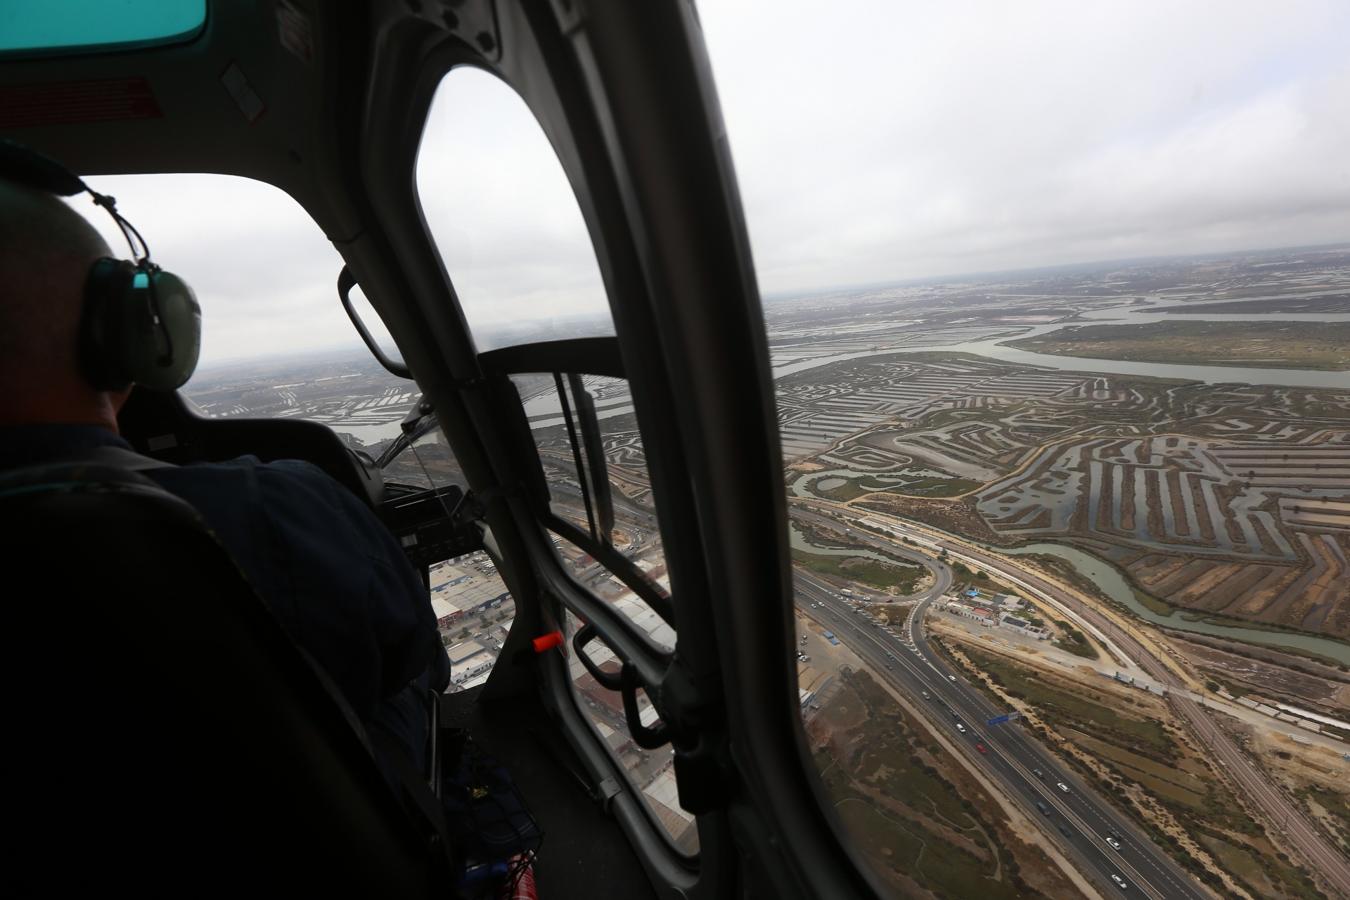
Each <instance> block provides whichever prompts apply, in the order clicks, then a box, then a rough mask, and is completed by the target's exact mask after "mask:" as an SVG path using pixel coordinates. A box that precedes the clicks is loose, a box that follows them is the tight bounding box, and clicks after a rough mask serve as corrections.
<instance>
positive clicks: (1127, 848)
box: [796, 570, 1208, 900]
mask: <svg viewBox="0 0 1350 900" xmlns="http://www.w3.org/2000/svg"><path fill="white" fill-rule="evenodd" d="M796 588H797V602H798V605H799V606H801V607H803V612H805V613H806V614H807V615H809V616H811V617H812V618H813V619H815V620H816V621H817V622H819V623H820V625H821V626H822V627H823V628H825V629H828V630H830V631H832V632H833V633H834V634H835V636H836V637H838V638H839V640H840V641H841V642H843V643H844V644H845V645H846V646H847V647H848V648H849V649H850V650H852V651H853V652H854V653H856V654H857V655H858V656H859V657H861V658H862V659H863V660H864V661H866V662H867V664H868V665H869V667H870V668H871V669H872V671H873V672H874V674H876V675H877V676H878V677H882V678H885V679H887V680H889V681H890V682H891V683H892V684H893V685H894V686H895V687H897V688H899V689H900V690H901V691H902V692H903V693H905V694H906V695H908V696H910V697H912V698H913V700H914V703H915V705H916V706H918V707H920V708H921V709H925V710H926V711H927V712H928V715H927V716H926V718H927V719H928V720H929V722H930V724H931V725H933V726H934V727H936V728H939V729H942V730H944V731H946V732H947V733H948V736H949V737H950V738H951V739H952V740H953V741H954V742H955V743H957V744H958V745H959V746H961V747H963V748H964V749H965V751H966V752H967V754H968V755H969V757H970V758H971V759H972V760H975V762H976V764H977V765H978V766H980V767H981V768H982V769H983V770H984V772H985V774H986V775H987V776H988V777H990V778H991V779H992V780H993V781H995V782H996V783H998V784H999V785H1000V787H1001V788H1002V789H1003V794H1004V795H1005V796H1006V797H1008V798H1010V799H1012V800H1013V801H1014V802H1016V803H1018V804H1019V805H1020V806H1021V807H1022V808H1023V811H1024V812H1025V814H1026V815H1027V817H1028V818H1030V819H1032V820H1036V819H1038V818H1039V819H1045V820H1046V822H1047V823H1048V824H1049V825H1050V826H1052V827H1050V828H1047V832H1048V833H1050V834H1052V835H1055V836H1056V839H1057V840H1058V842H1059V843H1060V844H1061V845H1066V844H1067V845H1068V846H1067V848H1066V849H1068V850H1069V854H1070V856H1071V857H1072V858H1073V859H1074V861H1075V863H1076V864H1077V866H1078V868H1079V869H1080V871H1083V872H1084V873H1085V874H1088V875H1089V877H1090V878H1091V879H1092V880H1093V881H1096V882H1097V883H1098V884H1100V885H1101V886H1102V889H1103V890H1104V891H1115V890H1116V889H1117V886H1116V885H1115V882H1113V881H1112V879H1111V876H1112V875H1115V876H1117V877H1120V878H1122V879H1123V880H1124V881H1125V882H1126V883H1127V884H1128V885H1129V890H1131V891H1133V890H1138V891H1139V894H1140V895H1142V896H1146V897H1155V898H1169V900H1170V898H1174V897H1175V898H1195V900H1200V898H1204V897H1207V896H1208V895H1207V894H1206V893H1204V892H1202V891H1201V890H1200V889H1199V888H1198V887H1196V886H1195V885H1194V884H1193V883H1192V881H1191V879H1190V876H1188V875H1187V874H1186V873H1185V872H1183V871H1182V870H1181V869H1180V868H1179V867H1178V866H1177V865H1176V864H1175V863H1174V862H1172V860H1171V859H1169V858H1167V857H1166V856H1165V855H1164V854H1162V852H1161V851H1160V850H1158V849H1157V848H1156V847H1154V846H1153V844H1152V842H1151V841H1150V840H1149V839H1148V838H1147V837H1145V836H1143V835H1142V834H1139V833H1138V832H1137V831H1136V829H1135V828H1134V827H1133V826H1132V825H1131V824H1129V823H1128V822H1126V821H1125V820H1124V819H1123V817H1121V816H1120V815H1119V814H1118V813H1116V811H1115V810H1114V809H1112V808H1111V807H1109V806H1107V805H1106V804H1105V803H1104V802H1103V801H1101V800H1098V799H1097V798H1096V797H1095V795H1093V794H1092V792H1091V791H1089V790H1088V789H1087V788H1086V787H1085V786H1084V785H1083V783H1082V782H1081V780H1080V779H1079V778H1078V777H1077V776H1076V775H1074V774H1073V773H1070V772H1067V771H1065V770H1064V769H1063V768H1062V766H1060V765H1059V763H1058V762H1057V760H1056V758H1055V757H1054V756H1053V754H1051V753H1050V752H1049V751H1048V750H1045V749H1044V748H1043V747H1041V746H1040V744H1039V742H1037V741H1035V740H1034V739H1032V738H1030V737H1028V736H1027V735H1026V734H1025V733H1024V732H1023V731H1022V728H1021V726H1019V725H1016V724H1013V723H1008V724H1004V725H997V726H992V727H991V726H987V725H986V724H985V723H986V722H987V721H988V720H989V719H991V718H993V717H995V716H997V715H1000V714H1002V713H1005V712H1007V711H1008V710H1006V709H999V708H996V707H994V706H993V705H992V704H991V703H990V702H989V701H988V700H987V699H986V698H985V697H984V696H983V695H982V694H980V693H979V692H978V691H977V690H976V689H975V688H973V687H971V686H970V685H969V684H967V683H966V682H965V680H964V679H963V678H962V677H961V676H960V674H959V673H956V672H953V671H951V670H950V669H948V668H947V667H946V666H945V665H944V664H943V663H942V662H941V661H940V660H938V659H935V658H934V657H933V654H932V653H931V652H929V651H928V649H927V647H926V644H924V643H923V638H922V637H921V635H920V634H919V629H915V635H914V636H915V638H916V640H915V641H914V642H913V645H912V646H911V644H910V642H909V641H907V640H906V635H907V634H908V632H907V631H905V630H903V629H899V628H896V629H887V628H884V627H882V626H879V625H877V624H876V623H875V622H874V621H873V620H872V619H871V617H869V616H867V615H865V614H862V613H860V612H858V611H857V610H856V609H855V608H854V606H853V605H852V604H851V603H850V601H848V600H845V599H843V598H841V597H840V596H839V595H838V594H836V593H835V592H834V591H833V590H832V589H831V588H830V587H829V586H828V585H826V584H824V583H823V582H822V581H820V580H819V579H817V578H815V577H814V576H813V575H811V574H809V573H806V572H802V571H800V570H799V571H798V573H797V578H796ZM931 602H932V601H931V598H930V599H926V600H923V601H921V602H920V603H919V604H917V605H916V607H915V615H914V616H913V617H911V619H910V623H911V624H913V623H916V622H917V621H918V618H919V617H920V616H921V615H922V613H923V610H922V609H920V608H919V607H921V606H925V605H927V604H928V603H931ZM812 604H815V605H814V606H813V605H812ZM888 667H889V668H888ZM952 679H955V680H954V681H953V680H952ZM924 692H927V694H928V697H927V698H925V697H924V696H923V695H924ZM958 722H960V723H961V724H962V725H963V727H965V729H966V731H965V733H964V734H962V733H961V732H960V731H959V730H958V729H957V728H956V725H957V723H958ZM977 743H983V744H984V746H985V747H986V748H987V751H988V752H986V753H983V754H982V753H979V752H978V751H977V749H976V744H977ZM1036 770H1040V771H1041V773H1042V775H1043V777H1037V776H1036V775H1035V771H1036ZM1057 783H1064V784H1065V785H1066V786H1067V787H1068V788H1069V791H1068V792H1067V793H1066V792H1064V791H1062V790H1060V789H1059V788H1057V787H1056V784H1057ZM1037 802H1040V803H1042V804H1044V805H1045V806H1046V808H1047V809H1048V810H1049V811H1050V812H1049V814H1048V815H1046V814H1043V813H1041V812H1040V810H1039V809H1038V808H1037V806H1036V804H1037ZM1107 837H1112V838H1114V839H1115V840H1117V841H1118V842H1119V843H1120V849H1119V850H1116V849H1114V848H1112V847H1111V846H1109V845H1108V844H1107V843H1106V838H1107Z"/></svg>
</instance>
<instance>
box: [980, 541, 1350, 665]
mask: <svg viewBox="0 0 1350 900" xmlns="http://www.w3.org/2000/svg"><path fill="white" fill-rule="evenodd" d="M985 549H987V550H989V551H990V552H992V553H1000V554H1003V555H1007V556H1025V555H1028V554H1032V553H1040V554H1045V555H1046V556H1055V557H1058V558H1059V559H1062V560H1064V561H1065V562H1067V563H1069V564H1070V565H1071V566H1073V567H1074V569H1075V570H1077V571H1078V573H1079V574H1080V575H1082V576H1083V577H1084V578H1087V579H1090V580H1091V581H1092V583H1093V584H1095V585H1097V587H1099V588H1100V589H1101V591H1102V593H1103V594H1105V595H1106V596H1108V597H1110V598H1111V599H1112V600H1114V601H1115V602H1116V603H1119V604H1120V605H1121V606H1124V607H1127V608H1128V609H1129V610H1130V612H1132V613H1134V614H1135V615H1136V616H1138V617H1139V618H1141V619H1143V620H1144V621H1146V622H1151V623H1152V624H1154V625H1161V626H1163V627H1165V628H1171V629H1174V630H1176V631H1189V632H1192V633H1194V634H1207V635H1210V636H1212V637H1221V638H1228V639H1230V640H1235V641H1241V642H1243V643H1249V644H1263V645H1266V646H1270V647H1287V648H1290V649H1294V650H1304V651H1306V652H1308V653H1315V654H1317V655H1318V656H1323V657H1326V658H1328V659H1334V660H1336V661H1337V662H1339V663H1341V664H1343V665H1350V644H1344V643H1341V642H1340V641H1334V640H1331V639H1330V638H1320V637H1316V636H1314V635H1310V634H1292V633H1290V632H1287V631H1269V630H1266V629H1261V628H1246V627H1236V626H1231V625H1216V624H1214V623H1212V622H1206V621H1203V620H1192V619H1189V618H1187V616H1186V614H1185V612H1184V611H1183V610H1180V609H1178V610H1176V611H1175V612H1173V613H1172V614H1170V615H1162V614H1160V613H1157V612H1154V611H1153V610H1151V609H1149V608H1148V607H1147V606H1145V605H1144V604H1142V603H1140V602H1139V599H1138V598H1137V597H1136V596H1135V595H1134V591H1133V590H1132V589H1131V588H1130V585H1129V584H1128V583H1127V582H1126V581H1125V576H1124V575H1122V574H1121V573H1120V570H1119V569H1117V568H1115V567H1114V566H1112V565H1110V564H1109V563H1107V562H1105V561H1104V560H1101V559H1098V558H1097V557H1095V556H1093V555H1092V554H1090V553H1085V552H1084V551H1082V550H1078V549H1076V548H1074V547H1067V546H1065V545H1063V544H1053V543H1039V544H1028V545H1026V546H1024V547H1019V548H1017V549H1015V550H1008V549H1006V548H1003V547H986V548H985Z"/></svg>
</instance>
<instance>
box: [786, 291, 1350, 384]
mask: <svg viewBox="0 0 1350 900" xmlns="http://www.w3.org/2000/svg"><path fill="white" fill-rule="evenodd" d="M1173 307H1177V308H1185V309H1197V307H1196V306H1195V305H1190V306H1188V305H1186V304H1150V305H1148V306H1141V307H1112V308H1110V309H1100V310H1093V311H1091V312H1085V313H1083V315H1082V318H1083V320H1085V321H1090V322H1092V323H1093V324H1110V323H1117V324H1131V325H1135V324H1140V325H1143V324H1148V323H1150V322H1173V321H1183V322H1196V321H1208V322H1350V314H1347V313H1330V314H1321V313H1253V314H1248V315H1242V314H1238V313H1210V314H1208V315H1206V314H1205V313H1204V312H1203V311H1198V312H1195V313H1161V312H1147V311H1145V310H1157V309H1165V308H1173ZM1073 324H1075V323H1073V322H1057V323H1051V324H1048V325H1030V326H1027V325H1023V326H1017V327H1016V333H1015V334H1003V335H998V336H995V337H992V338H987V339H985V340H980V341H962V342H955V343H945V344H943V343H932V344H925V345H921V346H905V347H890V348H880V349H876V350H861V351H852V352H849V353H834V354H829V353H827V354H825V355H823V356H817V357H814V358H812V359H803V360H798V361H797V362H792V363H786V364H784V365H781V366H775V367H774V370H773V375H774V378H782V377H784V376H785V375H792V374H795V373H797V372H804V371H806V370H807V369H814V368H818V367H820V366H825V365H829V364H830V363H834V362H843V361H845V360H850V359H865V358H867V357H870V356H887V355H890V354H893V353H934V352H940V353H972V354H975V355H977V356H986V357H989V358H991V359H998V360H1002V361H1004V362H1010V363H1020V364H1022V365H1028V366H1040V367H1042V368H1046V369H1059V370H1063V371H1069V372H1100V373H1103V374H1109V375H1140V376H1146V377H1152V378H1175V379H1179V380H1183V381H1200V382H1205V383H1207V384H1233V383H1236V384H1274V385H1281V386H1285V387H1306V388H1341V389H1350V371H1344V370H1342V371H1316V370H1312V369H1264V368H1253V367H1243V366H1191V365H1182V364H1162V363H1152V362H1130V361H1128V360H1121V359H1096V358H1093V357H1085V356H1056V355H1052V354H1049V353H1033V352H1031V351H1029V350H1018V349H1017V348H1015V347H1008V346H1005V343H1006V342H1008V341H1015V340H1023V339H1024V338H1029V337H1038V336H1040V335H1043V334H1046V333H1048V332H1051V331H1057V330H1059V329H1061V328H1064V327H1065V326H1066V325H1073ZM794 349H800V348H794Z"/></svg>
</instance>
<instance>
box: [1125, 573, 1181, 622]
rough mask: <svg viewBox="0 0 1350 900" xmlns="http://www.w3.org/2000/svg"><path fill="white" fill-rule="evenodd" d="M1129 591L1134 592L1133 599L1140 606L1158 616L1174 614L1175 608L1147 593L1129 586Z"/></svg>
mask: <svg viewBox="0 0 1350 900" xmlns="http://www.w3.org/2000/svg"><path fill="white" fill-rule="evenodd" d="M1127 582H1128V579H1127ZM1130 590H1132V591H1133V592H1134V599H1136V600H1138V601H1139V605H1140V606H1143V607H1145V608H1146V609H1149V610H1151V611H1153V612H1155V613H1157V614H1158V615H1160V616H1170V615H1172V613H1174V612H1176V607H1175V606H1173V605H1172V604H1170V603H1168V602H1166V601H1165V600H1159V599H1158V598H1157V597H1155V596H1153V595H1152V594H1150V593H1149V592H1148V591H1141V590H1139V588H1137V587H1135V586H1134V585H1130Z"/></svg>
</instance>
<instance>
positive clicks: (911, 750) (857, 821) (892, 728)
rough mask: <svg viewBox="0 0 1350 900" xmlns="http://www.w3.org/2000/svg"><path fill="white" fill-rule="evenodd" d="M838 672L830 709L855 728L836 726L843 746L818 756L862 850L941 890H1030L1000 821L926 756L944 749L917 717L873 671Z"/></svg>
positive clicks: (997, 893) (990, 896) (988, 893)
mask: <svg viewBox="0 0 1350 900" xmlns="http://www.w3.org/2000/svg"><path fill="white" fill-rule="evenodd" d="M841 677H842V678H843V679H844V684H843V686H842V687H841V689H840V690H839V692H838V693H837V694H836V695H835V698H834V700H833V701H832V702H831V704H830V707H839V708H841V709H842V710H843V711H846V713H845V714H843V715H841V716H839V717H833V716H831V722H832V724H833V725H834V726H835V728H836V729H840V728H841V726H844V725H846V724H847V725H851V726H852V727H849V728H848V729H847V731H846V732H843V733H838V732H837V734H838V738H837V741H838V743H840V744H844V746H843V747H842V748H841V750H842V753H840V754H839V755H838V756H836V754H834V753H831V752H830V749H828V748H827V749H822V750H820V751H818V752H817V754H816V763H817V766H818V767H819V770H820V772H821V778H822V780H823V781H824V783H825V788H826V792H827V793H828V794H829V795H830V796H831V797H832V798H833V799H834V802H835V807H836V810H837V811H838V814H839V817H840V819H841V820H842V821H843V823H844V826H845V828H847V829H848V831H849V833H850V834H851V836H852V837H853V838H854V840H855V841H856V842H857V844H858V846H859V847H860V848H861V849H862V851H863V853H864V854H866V855H867V857H868V858H869V859H870V860H871V861H872V862H873V864H874V865H875V866H876V867H877V869H878V870H879V871H881V872H887V871H888V870H890V871H891V872H893V873H895V874H898V875H903V876H904V877H905V878H908V879H912V880H913V881H914V882H917V883H918V884H919V885H920V886H921V887H923V888H924V889H926V890H928V891H931V892H933V894H934V895H936V896H939V897H942V896H947V897H975V896H978V897H981V898H986V900H1002V898H1009V900H1011V898H1014V897H1023V896H1026V895H1027V893H1028V890H1027V885H1026V884H1025V882H1023V881H1022V879H1021V876H1020V875H1019V874H1018V866H1017V863H1016V862H1015V861H1014V860H1013V858H1012V854H1011V853H1010V852H1009V850H1008V849H1007V848H1006V847H1005V846H1004V845H1003V844H1002V843H1001V842H1000V841H999V839H998V836H997V835H998V829H997V827H996V825H995V823H994V822H991V821H989V820H987V819H986V818H985V817H984V815H983V813H982V811H981V810H980V809H979V808H977V807H976V805H975V804H974V803H972V802H971V800H970V799H968V798H965V797H962V796H961V793H960V792H959V791H958V789H957V787H956V785H954V784H952V782H950V781H949V780H948V779H947V778H945V777H944V776H943V774H942V773H941V772H939V771H938V770H937V768H936V767H935V766H934V765H932V764H930V762H926V761H925V758H924V756H925V755H927V756H928V758H929V759H930V760H932V759H933V757H934V756H935V755H936V753H937V752H940V751H935V750H933V749H930V748H928V747H926V746H925V745H924V744H923V743H922V741H921V740H920V733H919V731H918V729H917V727H916V726H915V725H914V723H913V721H912V720H911V719H910V718H909V717H908V716H907V715H906V714H905V713H904V712H903V711H902V710H901V709H900V708H899V707H898V706H897V705H896V703H895V701H894V700H893V699H892V698H891V697H890V695H889V694H887V693H886V692H885V690H884V689H882V688H881V686H880V685H878V684H877V683H876V682H875V681H874V680H873V679H872V678H871V677H870V676H868V675H867V674H865V673H856V674H851V675H843V676H841ZM830 707H827V713H826V714H827V715H831V714H830V713H829V709H830ZM933 761H934V762H936V760H933Z"/></svg>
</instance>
